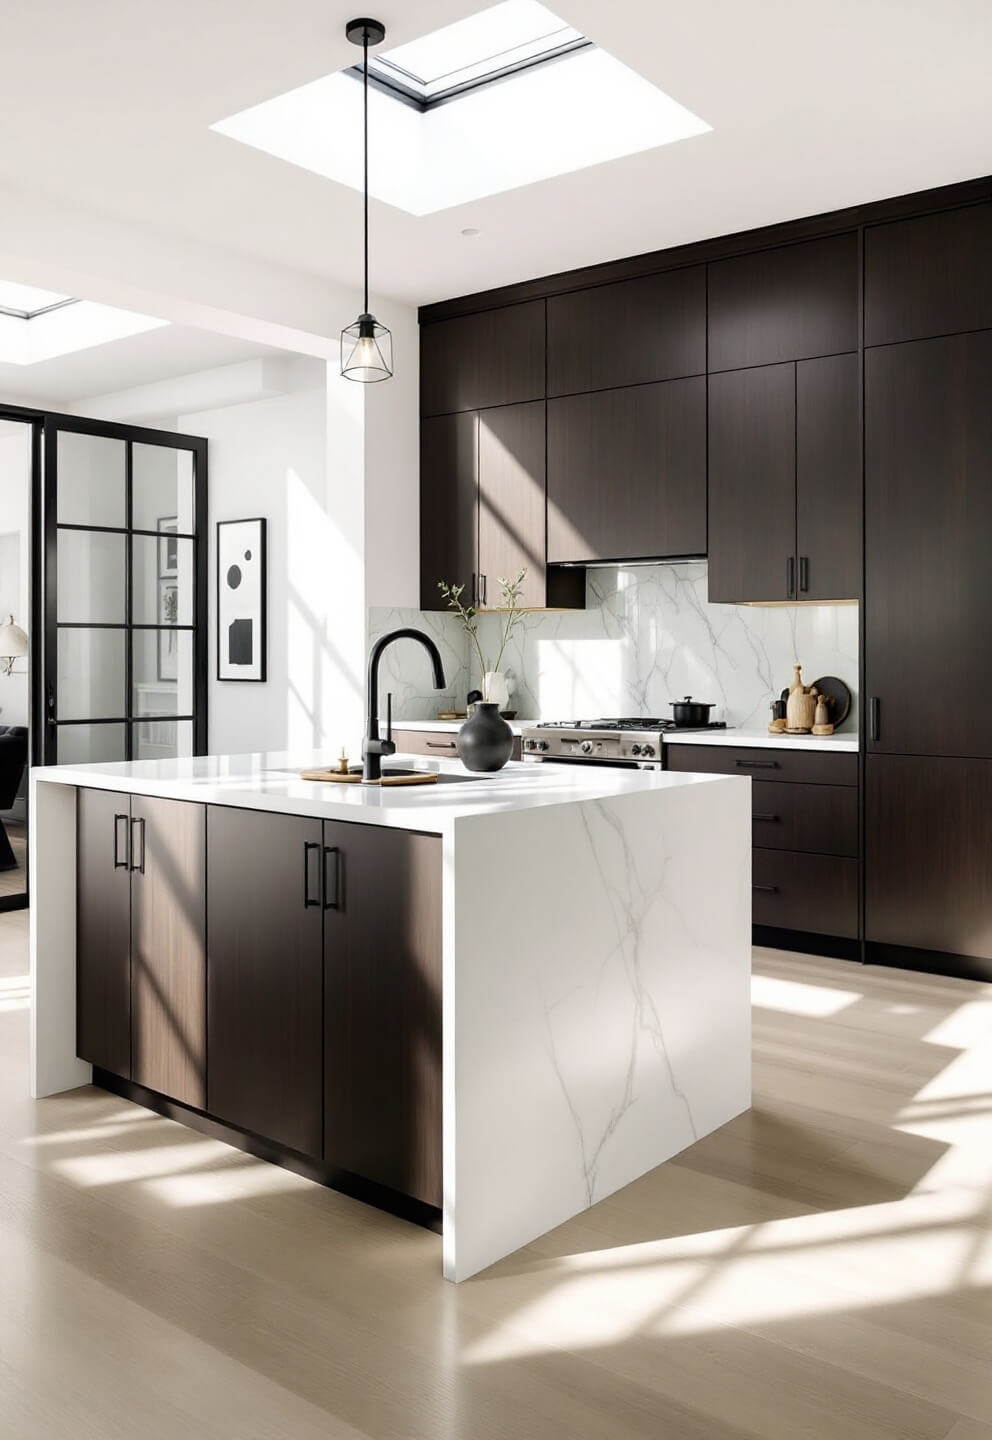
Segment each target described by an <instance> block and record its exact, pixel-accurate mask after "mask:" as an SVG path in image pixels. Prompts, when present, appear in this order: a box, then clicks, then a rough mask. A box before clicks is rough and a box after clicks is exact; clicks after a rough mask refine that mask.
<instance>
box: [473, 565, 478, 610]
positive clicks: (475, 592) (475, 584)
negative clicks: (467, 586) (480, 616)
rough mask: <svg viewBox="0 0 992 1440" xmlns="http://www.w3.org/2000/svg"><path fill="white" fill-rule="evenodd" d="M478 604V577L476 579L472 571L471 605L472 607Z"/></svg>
mask: <svg viewBox="0 0 992 1440" xmlns="http://www.w3.org/2000/svg"><path fill="white" fill-rule="evenodd" d="M478 603H479V577H478V575H476V573H475V571H474V570H473V571H472V604H473V605H478Z"/></svg>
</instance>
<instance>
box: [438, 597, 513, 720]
mask: <svg viewBox="0 0 992 1440" xmlns="http://www.w3.org/2000/svg"><path fill="white" fill-rule="evenodd" d="M526 574H527V570H526V568H524V569H523V570H520V571H519V572H518V574H517V575H516V576H515V577H514V578H513V579H512V580H508V579H506V578H505V577H504V576H500V577H499V589H500V596H501V598H502V601H503V603H502V605H501V606H500V609H501V610H503V611H505V613H506V620H505V621H504V622H503V623H502V627H501V630H500V646H499V652H498V653H497V656H496V661H495V664H492V665H490V664H489V663H488V662H487V660H486V657H485V655H484V654H483V653H482V646H481V644H480V643H479V625H478V616H479V612H478V610H476V608H475V606H474V605H465V604H464V603H463V601H462V596H463V595H464V593H465V586H464V585H449V584H448V582H447V581H446V580H439V581H438V587H437V588H438V589H439V590H440V592H441V594H442V596H443V597H444V599H445V600H446V601H447V603H448V607H449V609H451V610H453V611H454V613H455V614H456V615H457V616H458V619H459V621H460V622H461V626H462V629H463V630H464V631H465V634H466V635H467V636H468V637H469V640H470V641H471V642H472V645H473V646H474V647H475V653H476V655H477V656H478V657H479V665H480V666H481V670H482V693H483V695H485V694H486V676H487V674H489V673H490V672H496V671H498V670H499V667H500V665H501V664H502V662H503V656H504V654H505V653H506V647H507V645H508V644H509V643H510V637H511V635H512V634H513V632H514V630H515V629H516V627H517V625H518V624H519V622H520V621H521V620H522V619H523V615H522V614H521V612H520V610H519V608H518V606H519V602H520V596H521V594H522V593H523V582H524V577H525V575H526Z"/></svg>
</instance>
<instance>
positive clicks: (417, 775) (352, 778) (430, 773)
mask: <svg viewBox="0 0 992 1440" xmlns="http://www.w3.org/2000/svg"><path fill="white" fill-rule="evenodd" d="M300 779H301V780H321V781H324V780H329V781H330V782H331V783H332V784H336V785H362V784H368V785H436V784H437V771H436V770H406V771H401V772H398V773H397V774H395V775H384V776H383V777H382V779H381V780H368V781H363V780H362V772H361V770H349V771H348V773H347V775H342V773H341V771H340V770H301V771H300Z"/></svg>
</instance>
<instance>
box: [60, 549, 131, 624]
mask: <svg viewBox="0 0 992 1440" xmlns="http://www.w3.org/2000/svg"><path fill="white" fill-rule="evenodd" d="M126 544H127V540H126V538H125V537H124V536H123V535H108V534H106V533H104V532H103V531H100V530H60V531H59V532H58V592H59V598H58V618H59V620H68V621H71V622H74V623H76V624H87V625H123V624H124V621H125V619H126V618H127V614H126V601H127V589H126V586H127V580H126V560H125V554H126V552H125V548H124V547H125V545H126Z"/></svg>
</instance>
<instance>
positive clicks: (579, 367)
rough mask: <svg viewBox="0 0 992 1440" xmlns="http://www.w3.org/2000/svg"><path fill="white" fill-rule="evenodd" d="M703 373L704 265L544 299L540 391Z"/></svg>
mask: <svg viewBox="0 0 992 1440" xmlns="http://www.w3.org/2000/svg"><path fill="white" fill-rule="evenodd" d="M705 372H706V267H705V266H703V265H693V266H690V267H688V268H687V269H684V270H669V271H663V272H662V273H661V274H658V275H644V276H639V277H638V278H637V279H634V280H621V281H618V282H617V283H616V284H613V285H598V286H595V287H593V288H591V289H588V290H575V291H572V292H571V293H570V294H567V295H554V296H552V297H551V298H550V299H549V300H548V394H549V395H571V394H574V393H576V392H577V391H580V390H606V389H614V388H617V387H619V386H622V385H641V384H644V383H647V382H650V381H652V380H677V379H681V378H683V377H684V376H687V375H703V374H705Z"/></svg>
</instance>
